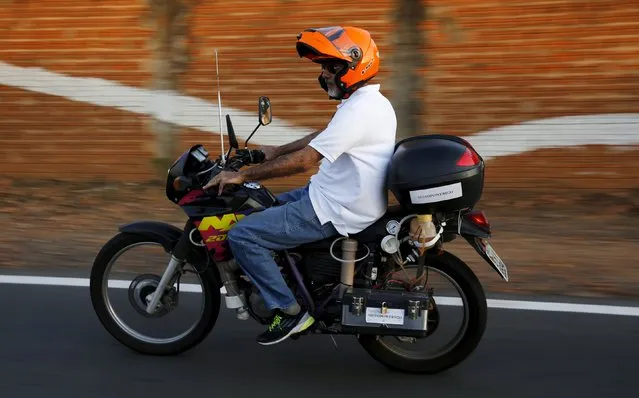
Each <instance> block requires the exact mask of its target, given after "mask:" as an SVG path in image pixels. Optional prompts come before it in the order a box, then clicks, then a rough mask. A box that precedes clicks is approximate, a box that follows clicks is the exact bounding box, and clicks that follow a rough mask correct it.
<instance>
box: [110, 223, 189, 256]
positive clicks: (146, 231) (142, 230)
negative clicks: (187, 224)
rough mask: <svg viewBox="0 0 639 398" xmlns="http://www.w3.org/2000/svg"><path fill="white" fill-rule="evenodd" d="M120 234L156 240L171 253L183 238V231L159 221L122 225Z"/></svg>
mask: <svg viewBox="0 0 639 398" xmlns="http://www.w3.org/2000/svg"><path fill="white" fill-rule="evenodd" d="M118 230H119V231H120V232H125V233H130V234H136V235H142V236H148V237H153V238H156V239H157V240H158V241H159V243H160V244H162V247H164V250H165V251H166V252H167V253H170V252H171V251H172V250H173V247H175V244H176V243H177V242H178V240H179V239H180V236H182V232H183V231H182V230H181V229H180V228H178V227H176V226H174V225H171V224H167V223H164V222H158V221H137V222H132V223H129V224H125V225H121V226H120V227H119V228H118Z"/></svg>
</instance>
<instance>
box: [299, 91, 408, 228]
mask: <svg viewBox="0 0 639 398" xmlns="http://www.w3.org/2000/svg"><path fill="white" fill-rule="evenodd" d="M379 87H380V86H379V85H378V84H376V85H368V86H364V87H362V88H360V89H358V90H356V91H355V92H354V93H353V94H352V95H351V96H350V97H349V98H348V99H346V100H343V101H342V102H341V103H340V104H339V105H338V106H337V112H336V113H335V115H333V119H332V120H331V121H330V123H329V124H328V126H327V127H326V129H325V130H324V131H322V132H321V133H320V134H319V135H318V136H317V137H315V138H314V139H313V140H312V141H311V142H310V143H309V145H310V146H311V147H313V148H314V149H315V150H317V151H318V152H319V153H321V154H322V155H323V156H324V159H322V162H321V165H320V168H319V171H318V173H317V174H315V175H314V176H313V177H311V181H310V186H309V196H310V198H311V203H312V204H313V208H314V209H315V213H316V214H317V216H318V218H319V221H320V222H321V223H322V224H325V223H327V222H329V221H330V222H332V223H333V225H334V226H335V229H337V231H338V232H339V233H340V234H341V235H344V236H348V234H354V233H357V232H360V231H361V230H363V229H364V228H366V227H368V226H369V225H371V224H372V223H374V222H375V221H377V220H378V219H379V218H380V217H382V216H383V215H384V213H385V212H386V208H387V205H388V197H387V193H386V189H385V186H384V185H385V182H386V170H387V167H388V164H389V161H390V159H391V156H392V155H393V149H394V147H395V133H396V130H397V119H396V116H395V111H394V110H393V107H392V105H391V103H390V101H389V100H388V99H387V98H386V97H384V96H383V95H382V94H381V93H380V92H379Z"/></svg>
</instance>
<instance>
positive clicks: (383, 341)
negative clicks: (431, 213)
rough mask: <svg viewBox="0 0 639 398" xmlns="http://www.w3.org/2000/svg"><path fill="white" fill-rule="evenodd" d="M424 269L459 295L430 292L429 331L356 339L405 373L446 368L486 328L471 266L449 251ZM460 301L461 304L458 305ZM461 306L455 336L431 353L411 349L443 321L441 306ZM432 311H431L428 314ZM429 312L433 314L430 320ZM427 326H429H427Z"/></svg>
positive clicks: (484, 309)
mask: <svg viewBox="0 0 639 398" xmlns="http://www.w3.org/2000/svg"><path fill="white" fill-rule="evenodd" d="M429 261H430V263H429V264H426V269H427V270H428V271H429V272H430V273H433V274H435V273H437V274H440V275H442V276H443V277H444V278H445V279H448V280H449V281H450V282H451V283H452V285H453V286H454V287H455V288H456V290H458V291H459V293H460V299H461V300H459V299H451V298H450V297H439V298H438V297H437V292H436V291H435V292H434V297H433V299H434V303H435V307H434V311H429V312H430V314H429V325H430V324H432V327H433V331H432V332H431V333H432V335H429V336H428V337H425V338H421V339H411V338H398V337H393V336H375V335H360V336H358V340H359V343H360V344H361V345H362V347H363V348H364V349H365V350H366V351H367V352H368V353H369V354H370V355H371V356H372V357H373V358H374V359H375V360H377V361H379V362H380V363H382V364H384V365H386V366H388V367H389V368H391V369H394V370H399V371H402V372H407V373H431V374H432V373H438V372H442V371H444V370H446V369H449V368H451V367H453V366H455V365H457V364H458V363H460V362H461V361H463V360H464V359H466V358H467V357H468V356H469V355H470V354H471V353H472V352H473V351H474V350H475V348H477V346H478V344H479V342H480V340H481V338H482V336H483V334H484V330H485V328H486V321H487V314H488V309H487V304H486V296H485V294H484V290H483V288H482V286H481V283H480V282H479V280H478V279H477V277H476V276H475V274H474V273H473V272H472V270H471V269H470V268H469V267H468V265H466V264H465V263H464V262H463V261H462V260H460V259H459V258H457V257H455V256H454V255H452V254H451V253H448V252H444V253H443V254H442V255H440V256H437V257H435V258H432V259H431V260H429ZM459 304H461V306H460V305H459ZM444 307H449V308H459V307H461V310H460V311H459V312H461V314H462V318H463V320H462V322H460V323H461V327H460V329H459V330H458V332H457V333H456V335H455V337H454V338H453V339H452V340H451V341H450V342H449V343H448V344H445V345H444V347H443V348H442V349H441V350H439V351H437V352H435V353H432V354H426V353H424V352H423V351H422V350H420V349H419V348H418V349H411V348H414V346H416V345H419V344H425V345H426V346H428V345H429V342H430V341H432V340H431V339H433V338H434V337H435V336H436V335H437V332H438V330H439V329H442V328H443V327H442V323H443V322H445V321H446V317H445V315H443V308H444ZM431 314H432V315H431ZM431 316H434V319H433V320H432V322H431V321H430V318H431ZM429 327H430V326H429Z"/></svg>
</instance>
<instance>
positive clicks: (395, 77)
mask: <svg viewBox="0 0 639 398" xmlns="http://www.w3.org/2000/svg"><path fill="white" fill-rule="evenodd" d="M394 19H395V26H396V28H395V32H394V34H393V44H394V47H393V59H392V62H391V65H392V73H391V78H390V79H391V84H392V87H393V95H392V98H391V100H392V102H393V105H394V106H395V111H396V113H397V137H398V139H401V138H406V137H410V136H413V135H417V134H424V133H425V131H424V130H425V126H424V125H423V123H422V120H423V116H424V114H425V106H424V101H425V98H424V97H423V94H424V93H425V90H426V87H425V86H426V84H425V78H424V77H423V76H422V72H421V71H422V70H423V67H424V65H425V56H424V55H423V48H424V45H425V41H426V40H425V37H426V34H425V32H422V31H421V29H420V24H421V23H422V22H424V21H425V19H426V7H425V6H424V5H423V4H422V1H421V0H396V6H395V11H394Z"/></svg>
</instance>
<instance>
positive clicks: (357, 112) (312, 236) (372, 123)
mask: <svg viewBox="0 0 639 398" xmlns="http://www.w3.org/2000/svg"><path fill="white" fill-rule="evenodd" d="M296 48H297V52H298V54H299V56H300V57H305V58H307V59H309V60H311V61H313V62H315V63H319V64H320V65H321V74H320V75H319V78H318V80H319V82H320V85H321V87H322V88H323V89H324V90H325V91H326V92H327V93H328V95H329V98H331V99H334V100H341V103H340V104H339V105H337V111H336V112H335V114H334V115H333V117H332V119H331V121H330V122H329V123H328V125H327V126H326V128H325V129H324V130H321V131H318V132H315V133H313V134H310V135H308V136H306V137H304V138H302V139H300V140H297V141H295V142H292V143H289V144H286V145H282V146H279V147H275V148H268V149H265V154H266V162H264V163H262V164H260V165H256V166H254V167H251V168H247V169H244V170H241V171H239V172H229V171H224V172H221V173H220V174H218V175H217V176H216V177H215V178H213V179H212V180H211V181H210V182H209V183H208V184H207V185H206V186H205V187H204V189H210V188H212V187H215V186H218V187H219V188H218V189H219V192H220V193H221V192H222V190H223V189H224V186H225V185H227V184H242V183H244V182H245V181H253V180H261V179H268V178H273V177H282V176H288V175H293V174H297V173H300V172H303V171H306V170H308V169H310V168H312V167H314V166H315V165H316V164H317V163H318V162H320V161H321V165H320V167H319V171H318V172H317V174H315V175H313V176H312V177H311V179H310V182H309V184H308V185H307V186H306V187H304V188H299V189H296V190H293V191H291V192H286V193H283V194H281V195H280V196H279V197H278V199H279V200H280V201H281V202H282V205H281V206H275V207H272V208H268V209H266V210H264V211H261V212H258V213H254V214H251V215H250V216H249V217H245V218H243V219H242V220H241V221H239V222H238V223H237V224H236V225H235V226H234V227H233V228H232V229H231V230H230V231H229V233H228V237H227V239H228V242H229V245H230V247H231V250H232V252H233V255H234V257H235V259H236V261H237V262H238V264H239V265H240V267H241V268H242V269H243V270H244V272H245V273H246V274H247V276H248V277H249V278H250V279H251V281H252V282H253V283H254V285H255V286H256V287H257V288H258V289H259V290H260V292H261V294H262V296H263V298H264V301H265V303H266V305H267V307H268V308H269V309H271V310H274V311H275V315H274V317H273V319H272V322H271V324H270V326H269V327H268V329H267V330H266V331H265V332H264V333H262V334H260V335H259V336H258V337H257V342H258V343H259V344H262V345H271V344H276V343H279V342H281V341H284V340H285V339H286V338H288V337H289V336H290V335H292V334H295V333H300V332H302V331H304V330H306V329H307V328H308V327H310V326H311V325H312V324H313V322H314V319H313V318H312V317H311V316H310V315H309V313H308V312H307V311H306V310H303V309H302V308H301V307H300V305H299V304H298V302H297V300H296V299H295V296H294V295H293V293H292V292H291V290H290V289H289V288H288V286H287V285H286V283H285V281H284V279H283V277H282V274H281V273H280V271H279V268H278V266H277V264H276V263H275V261H274V260H273V258H272V255H271V250H284V249H288V248H292V247H296V246H299V245H301V244H304V243H309V242H314V241H318V240H322V239H325V238H329V237H331V236H335V235H338V234H340V235H343V236H348V235H349V234H354V233H357V232H359V231H361V230H363V229H364V228H366V227H368V226H369V225H371V224H372V223H373V222H375V221H376V220H378V219H379V218H380V217H381V216H382V215H383V214H384V212H385V211H386V207H387V196H386V191H385V189H384V183H385V178H386V169H387V166H388V164H389V161H390V159H391V156H392V154H393V150H394V145H395V134H396V128H397V121H396V116H395V111H394V109H393V107H392V105H391V103H390V101H388V99H387V98H386V97H384V96H383V95H382V94H381V93H380V91H379V89H380V85H379V84H375V85H371V84H369V82H370V80H371V79H372V78H373V77H374V76H375V75H377V72H378V70H379V65H380V60H379V51H378V49H377V46H376V45H375V42H374V41H373V39H372V38H371V35H370V33H369V32H367V31H366V30H363V29H359V28H355V27H341V26H337V27H327V28H320V29H307V30H305V31H303V32H301V33H300V34H299V35H298V37H297V44H296Z"/></svg>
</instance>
